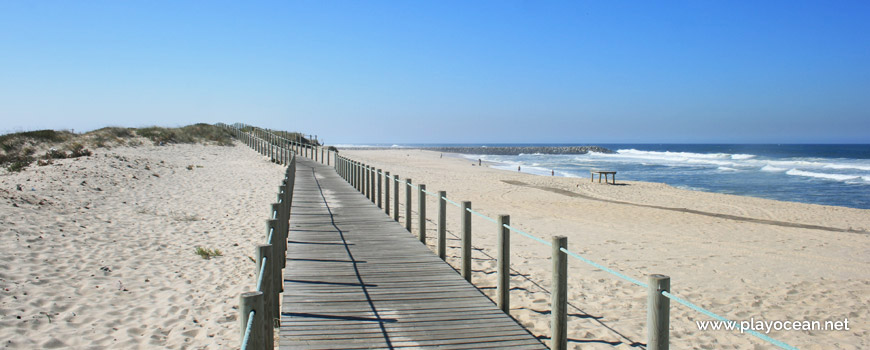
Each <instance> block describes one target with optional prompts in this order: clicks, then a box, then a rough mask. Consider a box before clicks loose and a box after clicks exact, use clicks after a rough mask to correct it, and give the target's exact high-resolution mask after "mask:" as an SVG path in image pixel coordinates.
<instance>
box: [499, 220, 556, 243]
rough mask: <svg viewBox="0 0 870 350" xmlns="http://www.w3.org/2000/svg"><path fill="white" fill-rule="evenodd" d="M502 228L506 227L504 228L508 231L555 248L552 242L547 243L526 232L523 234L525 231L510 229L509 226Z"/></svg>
mask: <svg viewBox="0 0 870 350" xmlns="http://www.w3.org/2000/svg"><path fill="white" fill-rule="evenodd" d="M502 226H504V227H505V228H506V229H508V230H511V231H514V232H516V233H519V234H521V235H523V236H526V237H528V238H531V239H534V240H536V241H538V242H541V243H543V244H544V245H546V246H548V247H552V246H553V244H552V243H550V242H547V241H545V240H543V239H540V238H538V237H535V236H532V235H530V234H528V233H525V232H523V231H520V230H519V229H516V228H513V227H510V226H509V225H502Z"/></svg>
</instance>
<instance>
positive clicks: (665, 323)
mask: <svg viewBox="0 0 870 350" xmlns="http://www.w3.org/2000/svg"><path fill="white" fill-rule="evenodd" d="M648 282H649V289H648V291H647V319H646V326H647V341H646V344H647V349H648V350H668V346H669V344H668V343H669V334H668V333H669V332H668V330H669V329H670V306H671V300H670V299H668V298H667V297H665V296H664V295H662V292H668V293H670V291H671V278H670V277H668V276H665V275H649V280H648Z"/></svg>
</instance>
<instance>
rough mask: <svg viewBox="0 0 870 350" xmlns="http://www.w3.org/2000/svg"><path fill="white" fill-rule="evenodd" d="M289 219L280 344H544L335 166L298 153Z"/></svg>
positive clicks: (310, 346)
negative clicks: (376, 203)
mask: <svg viewBox="0 0 870 350" xmlns="http://www.w3.org/2000/svg"><path fill="white" fill-rule="evenodd" d="M312 170H313V171H312ZM315 174H316V178H315ZM289 226H290V233H289V240H288V244H287V263H286V268H285V270H284V275H283V278H284V296H283V304H282V310H281V311H282V312H281V329H280V331H279V344H280V346H281V348H282V349H297V348H305V349H317V348H324V349H339V348H340V349H370V348H394V349H395V348H439V349H443V348H456V349H459V348H530V349H545V348H546V347H545V346H544V345H543V344H542V343H541V342H540V341H539V340H538V339H536V338H535V337H534V336H532V335H531V334H529V333H528V332H527V331H526V330H525V329H523V328H522V327H521V326H520V325H518V324H517V323H516V321H514V320H513V319H512V318H510V317H509V316H507V315H505V314H504V313H503V312H501V311H500V310H499V309H498V308H497V307H496V306H495V304H494V303H493V302H492V301H491V300H489V299H488V298H487V297H486V296H485V295H484V294H483V293H481V292H480V290H478V289H477V288H475V287H474V286H472V285H471V284H469V283H468V282H466V281H465V280H464V279H463V278H462V277H461V276H460V275H459V274H458V273H457V272H456V270H454V269H453V268H452V267H450V266H449V265H447V264H445V263H444V262H443V261H442V260H441V259H439V258H438V256H437V255H435V254H433V253H432V252H431V251H430V250H429V249H428V247H426V246H425V245H423V244H422V243H421V242H420V241H419V240H418V239H417V237H415V236H414V235H411V234H409V233H408V232H407V231H406V230H405V229H404V228H403V227H402V226H401V225H400V224H399V223H398V222H396V221H395V220H394V219H393V218H391V217H389V216H388V215H385V213H384V211H382V210H380V209H378V208H377V206H376V205H374V204H372V203H371V201H369V200H368V199H367V198H365V197H364V196H362V195H360V194H359V192H357V191H356V190H355V189H354V188H353V187H351V186H350V185H348V184H347V183H345V182H344V181H343V180H342V179H341V178H340V177H339V176H337V175H336V174H335V172H334V170H333V168H331V167H325V166H322V165H319V164H315V163H313V162H311V161H308V160H303V159H300V160H299V163H298V164H297V174H296V183H295V187H294V200H293V207H292V208H291V218H290V225H289Z"/></svg>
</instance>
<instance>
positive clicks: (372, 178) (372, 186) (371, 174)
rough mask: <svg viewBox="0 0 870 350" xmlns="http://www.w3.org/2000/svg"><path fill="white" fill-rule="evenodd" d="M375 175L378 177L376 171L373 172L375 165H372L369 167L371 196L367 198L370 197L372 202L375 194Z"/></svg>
mask: <svg viewBox="0 0 870 350" xmlns="http://www.w3.org/2000/svg"><path fill="white" fill-rule="evenodd" d="M376 177H378V173H377V172H375V167H374V166H372V167H371V169H369V194H370V195H371V196H370V197H371V198H369V199H371V201H372V203H374V202H375V196H376V193H375V190H376V189H375V182H376V181H377V179H375V178H376Z"/></svg>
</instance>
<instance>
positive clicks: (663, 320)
mask: <svg viewBox="0 0 870 350" xmlns="http://www.w3.org/2000/svg"><path fill="white" fill-rule="evenodd" d="M335 163H336V164H335V168H336V171H337V172H338V173H339V175H340V176H341V177H342V178H344V179H345V180H346V181H348V182H350V183H351V184H352V185H354V184H358V183H359V182H362V181H365V176H364V175H367V173H368V171H367V170H365V169H366V168H367V167H369V166H367V165H365V164H364V163H362V162H359V161H355V160H352V159H350V158H347V157H344V156H338V155H336V162H335ZM377 175H378V176H384V177H385V178H386V179H388V180H390V181H393V182H395V183H396V184H397V185H398V184H404V185H405V186H406V187H407V188H414V189H417V190H420V188H421V187H423V189H422V193H425V194H428V195H431V196H434V197H435V198H438V199H439V200H444V201H445V202H448V203H450V204H453V205H454V206H456V207H459V208H460V209H462V208H463V206H462V205H460V204H459V203H457V202H455V201H452V200H450V199H448V198H447V197H446V196H439V195H438V194H437V193H436V192H430V191H428V190H426V189H425V187H424V186H425V185H420V186H419V187H418V186H417V185H414V184H412V183H411V182H410V181H402V180H401V179H399V177H398V176H397V175H390V172H388V171H380V169H378V170H377ZM355 187H356V188H357V189H358V190H360V191H361V192H363V193H364V194H367V193H366V192H367V189H366V188H365V185H363V186H362V187H360V186H355ZM387 187H388V188H389V182H388V185H387ZM396 188H397V189H398V186H396ZM394 192H396V191H394ZM367 195H371V194H367ZM393 196H395V197H394V198H393V200H394V201H395V202H394V204H395V205H396V206H395V208H398V202H399V198H400V197H399V194H398V193H393ZM406 201H407V199H406ZM405 205H406V208H409V207H410V203H406V204H405ZM424 210H425V208H424ZM465 210H466V211H467V212H468V213H469V214H474V215H476V216H479V217H481V218H483V219H485V220H487V221H490V222H492V223H495V224H498V221H497V220H495V219H493V218H491V217H489V216H486V215H484V214H482V213H480V212H477V211H474V210H472V209H471V208H470V207H467V208H465ZM386 211H387V213H388V215H389V208H387V209H386ZM394 214H396V220H397V221H398V213H394ZM439 215H443V214H440V213H439ZM421 217H423V218H425V214H423V215H421ZM405 220H406V227H408V228H410V227H411V225H410V224H407V223H408V222H410V220H411V218H409V217H406V219H405ZM424 220H425V219H424ZM441 220H442V219H440V218H439V222H443V221H441ZM469 225H470V224H469ZM502 226H503V227H504V228H507V229H508V230H510V231H513V232H515V233H518V234H520V235H522V236H525V237H527V238H530V239H532V240H534V241H537V242H539V243H541V244H544V245H546V246H551V247H552V246H553V244H552V243H550V242H547V241H546V240H544V239H541V238H539V237H536V236H534V235H532V234H529V233H526V232H524V231H522V230H520V229H518V228H516V227H513V226H511V225H509V224H504V225H502ZM409 231H410V230H409ZM438 239H439V244H440V240H442V239H443V238H442V237H439V238H438ZM463 240H464V239H463ZM463 245H465V243H463ZM499 249H501V247H499ZM554 252H560V253H562V254H566V255H567V256H570V257H572V258H575V259H577V260H580V261H582V262H583V263H585V264H588V265H590V266H593V267H595V268H597V269H599V270H602V271H604V272H607V273H609V274H611V275H614V276H616V277H618V278H619V279H622V280H625V281H627V282H630V283H632V284H634V285H637V286H640V287H642V288H645V289H647V290H648V300H649V304H650V305H649V307H648V311H647V312H648V322H647V328H648V336H647V340H648V342H647V346H648V349H667V348H668V346H669V342H668V335H667V333H668V320H667V318H668V312H667V307H668V306H667V303H662V302H661V300H665V299H664V298H667V299H666V300H673V301H676V302H677V303H679V304H682V305H684V306H686V307H689V308H690V309H692V310H694V311H697V312H699V313H701V314H704V315H706V316H709V317H711V318H713V319H716V320H719V321H722V322H726V323H729V324H733V325H734V326H735V327H734V330H736V331H740V332H741V333H748V334H750V335H752V336H755V337H757V338H759V339H761V340H764V341H766V342H769V343H771V344H773V345H775V346H777V347H780V348H783V349H789V350H793V349H797V348H796V347H794V346H792V345H789V344H787V343H785V342H783V341H780V340H777V339H774V338H771V337H769V336H767V335H764V334H761V333H759V332H756V331H754V330H751V329H748V328H745V327H744V326H743V325H741V324H740V323H738V322H735V321H731V320H729V319H727V318H725V317H723V316H721V315H718V314H716V313H714V312H712V311H710V310H707V309H704V308H701V307H699V306H697V305H695V304H693V303H691V302H689V301H687V300H685V299H683V298H680V297H678V296H676V295H674V294H672V293H671V292H670V278H669V277H667V276H663V275H658V274H650V275H649V279H650V281H651V283H643V282H641V281H639V280H637V279H635V278H632V277H630V276H627V275H625V274H623V273H621V272H618V271H616V270H613V269H611V268H608V267H606V266H604V265H601V264H599V263H596V262H594V261H592V260H589V259H587V258H585V257H583V256H581V255H580V254H577V253H574V252H572V251H570V250H568V249H567V248H565V247H559V249H557V250H554ZM500 255H501V254H500ZM554 255H555V253H554ZM556 258H557V257H556V256H554V260H555V259H556ZM465 259H470V256H467V257H466V256H465V254H463V260H465ZM466 264H467V263H466V262H465V261H463V265H466ZM464 274H465V272H463V275H464ZM555 275H556V273H555V272H554V276H555ZM560 278H566V276H560ZM501 279H502V278H501V277H499V280H501ZM469 280H470V278H469ZM553 283H554V284H555V283H558V281H555V280H554V281H553ZM663 286H665V289H662V287H663ZM507 289H508V290H509V288H507ZM554 289H556V288H554ZM554 297H555V296H554ZM554 300H555V299H554ZM560 302H561V301H560ZM565 302H566V301H565ZM661 305H663V307H664V312H661V311H662V310H661V307H662V306H661ZM654 306H655V307H654ZM554 308H555V307H554ZM563 309H564V308H563ZM552 314H553V319H554V324H553V325H552V326H551V331H552V329H555V328H559V327H565V325H564V324H560V325H557V323H560V322H565V321H561V320H558V319H559V318H564V316H563V315H557V312H555V310H554V312H553V313H552ZM559 338H561V339H555V338H553V339H554V343H553V344H552V346H553V348H555V349H564V348H565V347H566V346H567V344H566V343H565V342H566V339H564V337H559Z"/></svg>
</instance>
